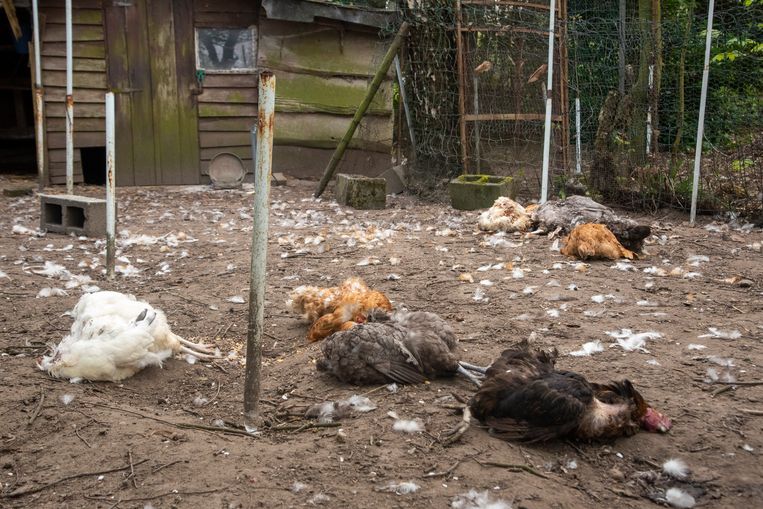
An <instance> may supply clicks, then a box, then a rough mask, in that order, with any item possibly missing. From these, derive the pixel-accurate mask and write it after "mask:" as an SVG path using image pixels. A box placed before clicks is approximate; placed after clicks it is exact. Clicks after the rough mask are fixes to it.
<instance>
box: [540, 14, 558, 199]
mask: <svg viewBox="0 0 763 509" xmlns="http://www.w3.org/2000/svg"><path fill="white" fill-rule="evenodd" d="M555 17H556V0H551V10H550V12H549V15H548V81H547V85H546V90H547V92H546V125H545V128H544V131H543V170H542V171H543V175H542V177H541V188H540V202H541V203H546V200H548V167H549V159H550V155H551V154H550V152H551V105H552V104H553V96H554V94H553V91H552V89H553V84H554V21H555Z"/></svg>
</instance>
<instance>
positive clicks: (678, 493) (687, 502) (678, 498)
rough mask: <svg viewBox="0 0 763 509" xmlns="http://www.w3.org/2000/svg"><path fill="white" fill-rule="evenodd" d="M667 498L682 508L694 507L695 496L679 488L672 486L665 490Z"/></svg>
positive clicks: (669, 501) (673, 504)
mask: <svg viewBox="0 0 763 509" xmlns="http://www.w3.org/2000/svg"><path fill="white" fill-rule="evenodd" d="M665 500H667V501H668V504H670V505H672V506H673V507H679V508H682V509H690V508H692V507H694V504H695V501H694V497H692V496H691V495H689V494H688V493H686V492H685V491H683V490H681V489H678V488H670V489H669V490H668V491H666V492H665Z"/></svg>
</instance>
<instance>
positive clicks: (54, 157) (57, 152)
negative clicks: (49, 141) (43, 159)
mask: <svg viewBox="0 0 763 509" xmlns="http://www.w3.org/2000/svg"><path fill="white" fill-rule="evenodd" d="M104 139H105V137H104ZM48 160H49V161H51V162H54V163H65V162H66V149H65V148H54V149H51V150H48ZM80 160H81V157H80V152H79V150H75V151H74V162H79V161H80Z"/></svg>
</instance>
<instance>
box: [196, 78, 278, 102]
mask: <svg viewBox="0 0 763 509" xmlns="http://www.w3.org/2000/svg"><path fill="white" fill-rule="evenodd" d="M278 84H279V85H280V84H281V82H280V81H279V82H278ZM199 103H228V104H256V103H257V88H256V87H252V88H205V89H204V93H202V94H201V95H199Z"/></svg>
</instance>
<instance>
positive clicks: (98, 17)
mask: <svg viewBox="0 0 763 509" xmlns="http://www.w3.org/2000/svg"><path fill="white" fill-rule="evenodd" d="M59 5H60V4H59ZM45 21H46V22H47V23H60V24H62V25H63V24H64V23H66V10H65V9H64V8H63V7H60V8H53V7H50V8H48V9H45ZM72 24H73V25H103V11H102V10H101V9H77V8H72Z"/></svg>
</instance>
